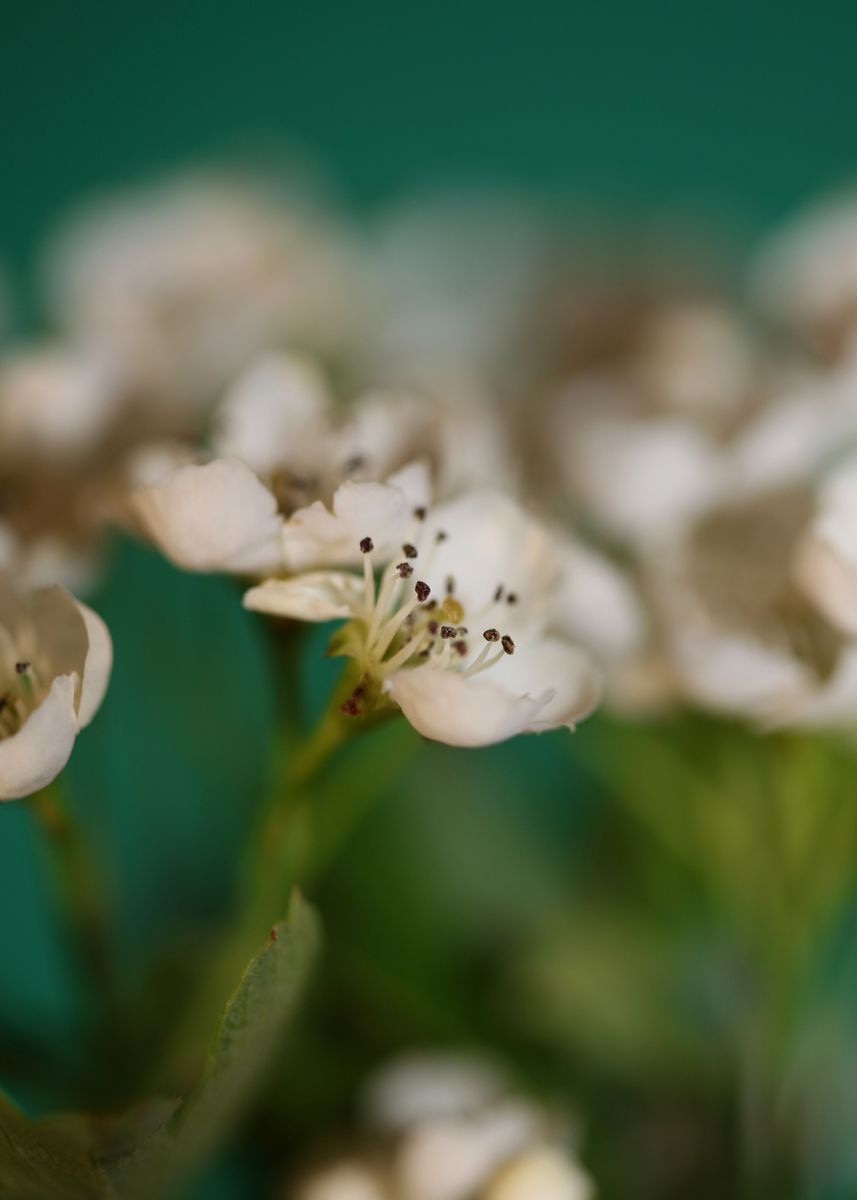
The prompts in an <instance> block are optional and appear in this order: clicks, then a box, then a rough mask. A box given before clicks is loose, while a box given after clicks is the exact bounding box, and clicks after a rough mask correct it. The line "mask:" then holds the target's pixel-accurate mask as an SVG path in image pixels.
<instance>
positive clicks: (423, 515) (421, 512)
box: [414, 504, 428, 521]
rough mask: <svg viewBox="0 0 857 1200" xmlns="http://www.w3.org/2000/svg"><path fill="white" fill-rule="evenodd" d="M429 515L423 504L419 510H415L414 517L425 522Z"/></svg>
mask: <svg viewBox="0 0 857 1200" xmlns="http://www.w3.org/2000/svg"><path fill="white" fill-rule="evenodd" d="M427 513H428V509H427V508H424V507H423V506H422V504H421V505H420V506H419V508H415V509H414V516H415V517H416V518H417V520H418V521H424V520H425V519H426V514H427Z"/></svg>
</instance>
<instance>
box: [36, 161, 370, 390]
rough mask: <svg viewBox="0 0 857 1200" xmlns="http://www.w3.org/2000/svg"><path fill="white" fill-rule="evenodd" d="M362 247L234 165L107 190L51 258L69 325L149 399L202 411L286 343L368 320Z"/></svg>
mask: <svg viewBox="0 0 857 1200" xmlns="http://www.w3.org/2000/svg"><path fill="white" fill-rule="evenodd" d="M356 270H357V266H356V257H355V251H354V248H353V246H352V243H351V240H350V238H348V237H346V236H345V235H344V234H343V231H342V230H341V229H340V228H339V227H338V225H336V224H334V223H332V222H331V221H330V220H329V219H328V218H327V217H325V216H323V215H321V214H319V213H316V212H313V211H311V210H310V209H309V208H308V207H307V206H306V205H303V204H301V203H299V202H297V201H296V200H295V198H294V197H292V196H286V195H283V194H281V193H280V191H279V190H278V188H277V187H276V186H275V185H271V184H270V183H268V182H266V181H264V180H262V179H259V178H251V177H245V178H241V177H240V176H238V175H232V176H230V175H228V174H222V175H217V174H208V175H206V174H200V175H196V176H192V175H191V176H185V177H179V178H176V179H172V180H167V181H165V182H163V183H161V184H159V185H155V186H152V187H148V188H140V189H139V190H137V191H130V192H128V193H127V194H125V195H119V196H114V197H108V198H106V199H105V200H103V201H102V202H100V203H96V204H94V205H92V206H91V207H90V208H89V209H86V210H84V211H83V212H82V213H81V214H80V215H78V216H77V217H75V218H73V219H72V220H71V221H70V222H69V223H68V224H67V225H66V226H65V228H64V229H62V230H61V231H60V234H59V236H58V237H57V238H56V240H55V242H54V244H53V245H52V246H51V247H50V249H49V254H48V257H47V260H46V275H47V288H48V292H49V296H50V299H51V301H52V304H53V308H54V312H55V315H56V316H57V318H58V320H59V324H60V326H61V327H62V328H63V329H64V330H66V331H70V332H71V333H72V334H73V335H74V336H78V337H83V338H85V339H87V340H89V339H92V340H95V341H97V342H100V343H104V342H106V343H108V344H110V345H112V346H113V347H115V348H116V349H117V351H119V352H120V353H121V355H122V358H123V361H124V362H125V364H126V366H127V369H128V374H129V376H130V377H131V378H133V379H135V380H137V381H138V382H139V383H140V384H141V385H144V386H145V387H146V388H147V390H148V395H149V402H150V404H154V403H160V404H162V405H163V406H165V407H168V408H174V407H177V406H178V407H183V408H184V409H185V411H187V409H188V407H189V406H190V407H194V406H196V405H198V404H200V403H204V402H205V401H206V400H207V399H208V398H210V397H211V395H212V394H213V392H214V390H216V389H217V388H219V387H221V386H222V385H223V384H224V382H225V381H226V380H227V379H228V378H229V377H230V376H231V375H233V374H234V373H235V372H236V371H238V370H239V369H241V368H242V367H243V366H244V365H245V364H246V363H247V362H248V361H249V360H250V359H251V358H252V357H253V356H254V355H255V354H258V353H259V352H260V351H262V350H264V349H266V348H267V347H269V346H272V345H277V344H279V343H280V342H281V341H284V340H289V341H290V342H291V343H292V344H295V345H301V346H305V347H308V348H309V347H311V348H315V349H319V350H322V351H332V350H336V349H337V348H339V347H340V346H342V345H343V343H344V342H345V341H346V340H347V339H348V338H349V337H350V336H351V333H352V330H353V329H354V328H355V326H356V325H357V323H358V318H359V315H360V314H359V308H358V306H357V305H356V304H355V302H354V297H355V272H356Z"/></svg>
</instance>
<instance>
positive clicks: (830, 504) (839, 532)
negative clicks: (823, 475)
mask: <svg viewBox="0 0 857 1200" xmlns="http://www.w3.org/2000/svg"><path fill="white" fill-rule="evenodd" d="M794 570H795V578H796V580H797V582H798V584H799V585H800V587H801V588H802V589H803V591H804V593H805V594H806V595H807V596H808V597H809V598H810V600H812V602H813V603H814V604H815V605H816V607H817V608H818V609H819V610H820V611H821V612H822V613H824V615H825V616H826V617H827V619H828V620H829V621H831V622H832V624H833V625H835V626H836V627H837V628H838V629H840V630H842V632H843V633H845V634H847V635H848V636H850V637H857V459H852V460H851V461H849V462H847V463H845V464H843V466H841V467H840V468H839V469H838V470H837V471H836V472H834V473H833V474H832V475H831V476H830V478H829V479H828V480H827V481H826V482H825V484H824V486H823V487H822V489H821V494H820V498H819V511H818V512H817V514H816V516H815V518H814V520H813V522H812V524H811V526H810V527H809V528H808V529H807V531H806V533H805V535H804V537H803V538H802V539H801V542H800V544H799V546H798V549H797V553H796V556H795V566H794Z"/></svg>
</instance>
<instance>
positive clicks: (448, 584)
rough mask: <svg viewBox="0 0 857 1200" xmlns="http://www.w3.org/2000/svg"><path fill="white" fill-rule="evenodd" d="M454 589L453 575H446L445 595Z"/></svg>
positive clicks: (450, 593) (448, 594)
mask: <svg viewBox="0 0 857 1200" xmlns="http://www.w3.org/2000/svg"><path fill="white" fill-rule="evenodd" d="M454 591H455V576H454V575H447V577H446V594H447V596H451V595H452V593H453V592H454Z"/></svg>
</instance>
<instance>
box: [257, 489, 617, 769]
mask: <svg viewBox="0 0 857 1200" xmlns="http://www.w3.org/2000/svg"><path fill="white" fill-rule="evenodd" d="M404 494H405V493H404V492H403V491H402V489H401V488H398V487H395V486H389V485H388V486H386V487H383V486H381V485H377V484H346V485H344V487H343V488H342V489H341V491H340V497H339V498H340V503H339V505H338V506H337V505H336V504H334V510H333V511H332V512H328V511H324V512H322V511H318V512H315V513H314V514H313V516H314V521H313V523H312V524H313V528H312V529H311V530H310V531H305V532H308V536H309V534H312V535H313V536H314V537H315V539H316V544H317V545H318V546H319V547H320V549H319V552H318V553H319V556H321V555H322V554H324V555H326V556H327V557H328V560H329V559H330V558H331V557H332V551H331V547H332V546H335V547H336V548H337V550H339V549H341V550H342V553H343V555H344V554H345V553H347V552H348V551H349V550H350V549H351V550H352V552H353V548H354V547H356V548H357V549H358V551H359V552H360V555H361V557H362V559H363V572H362V576H361V575H357V574H355V573H353V572H348V571H313V572H310V573H308V574H304V575H296V576H294V577H293V578H291V579H268V580H266V581H265V582H263V583H262V584H260V585H259V586H258V587H255V588H252V589H251V590H250V591H249V592H247V594H246V596H245V598H244V603H245V605H246V606H247V607H248V608H251V609H254V610H256V611H259V612H266V613H269V614H272V615H275V616H281V617H292V618H296V619H298V620H306V621H324V620H334V619H341V618H343V617H346V616H347V617H350V621H349V624H348V625H346V626H345V628H344V630H343V631H342V632H341V634H340V635H339V636H338V638H337V640H336V649H337V652H338V653H342V654H345V655H348V656H349V657H351V658H353V659H354V660H355V661H356V662H357V664H358V665H359V668H360V670H361V675H362V680H361V683H360V684H359V685H358V687H357V689H356V690H355V693H354V695H353V696H352V697H351V698H350V699H349V701H347V702H346V705H345V706H344V709H345V711H347V712H350V713H352V714H353V715H358V714H359V713H361V712H363V711H366V710H367V709H371V707H372V706H373V705H374V704H375V703H377V702H378V701H379V699H382V698H384V697H386V698H387V699H388V700H389V701H392V702H393V703H394V704H396V705H398V707H399V708H401V710H402V711H403V713H404V714H405V716H406V717H407V718H408V720H409V721H410V722H411V724H412V725H413V726H414V727H415V728H416V729H417V730H419V732H420V733H422V734H423V735H424V736H425V737H427V738H431V739H433V740H437V741H442V742H447V743H448V744H450V745H457V746H480V745H487V744H489V743H492V742H499V741H503V740H505V739H507V738H510V737H514V736H515V735H516V734H518V733H523V732H538V731H541V730H545V729H553V728H556V727H558V726H562V725H566V726H568V727H569V728H573V726H574V724H575V723H576V722H577V721H578V720H580V719H581V718H583V717H584V716H586V715H587V714H588V713H589V712H590V711H591V710H592V708H593V707H594V706H595V704H596V703H597V700H598V697H599V691H600V681H599V674H598V672H597V671H596V669H595V667H594V666H593V664H592V663H591V661H590V660H589V658H588V657H587V655H585V654H584V653H583V652H582V651H581V650H579V649H578V648H577V647H575V646H574V645H572V644H571V643H569V642H567V641H565V640H563V639H562V638H559V637H552V636H550V635H549V634H548V633H546V629H547V628H548V626H549V622H550V619H551V617H552V615H553V611H554V603H555V594H556V589H557V587H558V584H559V580H560V575H561V562H560V553H559V550H558V547H557V545H556V544H555V542H554V540H553V539H552V537H551V536H550V535H549V534H548V532H547V531H546V530H545V529H543V528H542V527H541V526H540V525H538V524H537V523H536V522H535V521H533V520H531V519H530V518H528V517H527V516H526V515H525V514H524V513H523V512H522V511H521V510H520V509H519V508H518V507H517V505H515V504H514V502H512V501H511V500H510V499H508V498H507V497H504V496H501V495H499V494H496V493H490V492H476V493H472V494H470V495H466V496H463V497H461V498H460V499H459V500H456V501H451V502H449V503H447V504H446V505H442V506H440V507H439V508H438V509H437V510H436V511H435V512H433V513H432V514H431V515H430V516H429V514H428V512H427V510H426V508H425V507H424V506H422V505H419V506H416V507H415V508H414V509H412V510H411V511H410V512H409V514H408V519H409V528H407V530H406V531H404V530H403V527H402V524H401V522H402V517H403V515H404V514H403V510H402V506H401V498H402V496H403V495H404ZM361 521H362V522H363V524H362V525H360V524H359V522H361ZM361 532H362V536H360V534H361ZM403 533H404V536H402V534H403ZM348 539H351V540H350V541H349V540H348ZM376 543H377V546H382V545H383V546H384V547H385V549H384V553H383V554H381V553H379V550H378V549H377V548H376ZM391 544H394V551H395V552H391V549H392V547H391ZM379 559H380V565H382V566H383V570H382V571H381V574H380V579H379V580H378V581H377V582H376V577H375V573H376V566H377V565H379V562H378V560H379Z"/></svg>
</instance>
